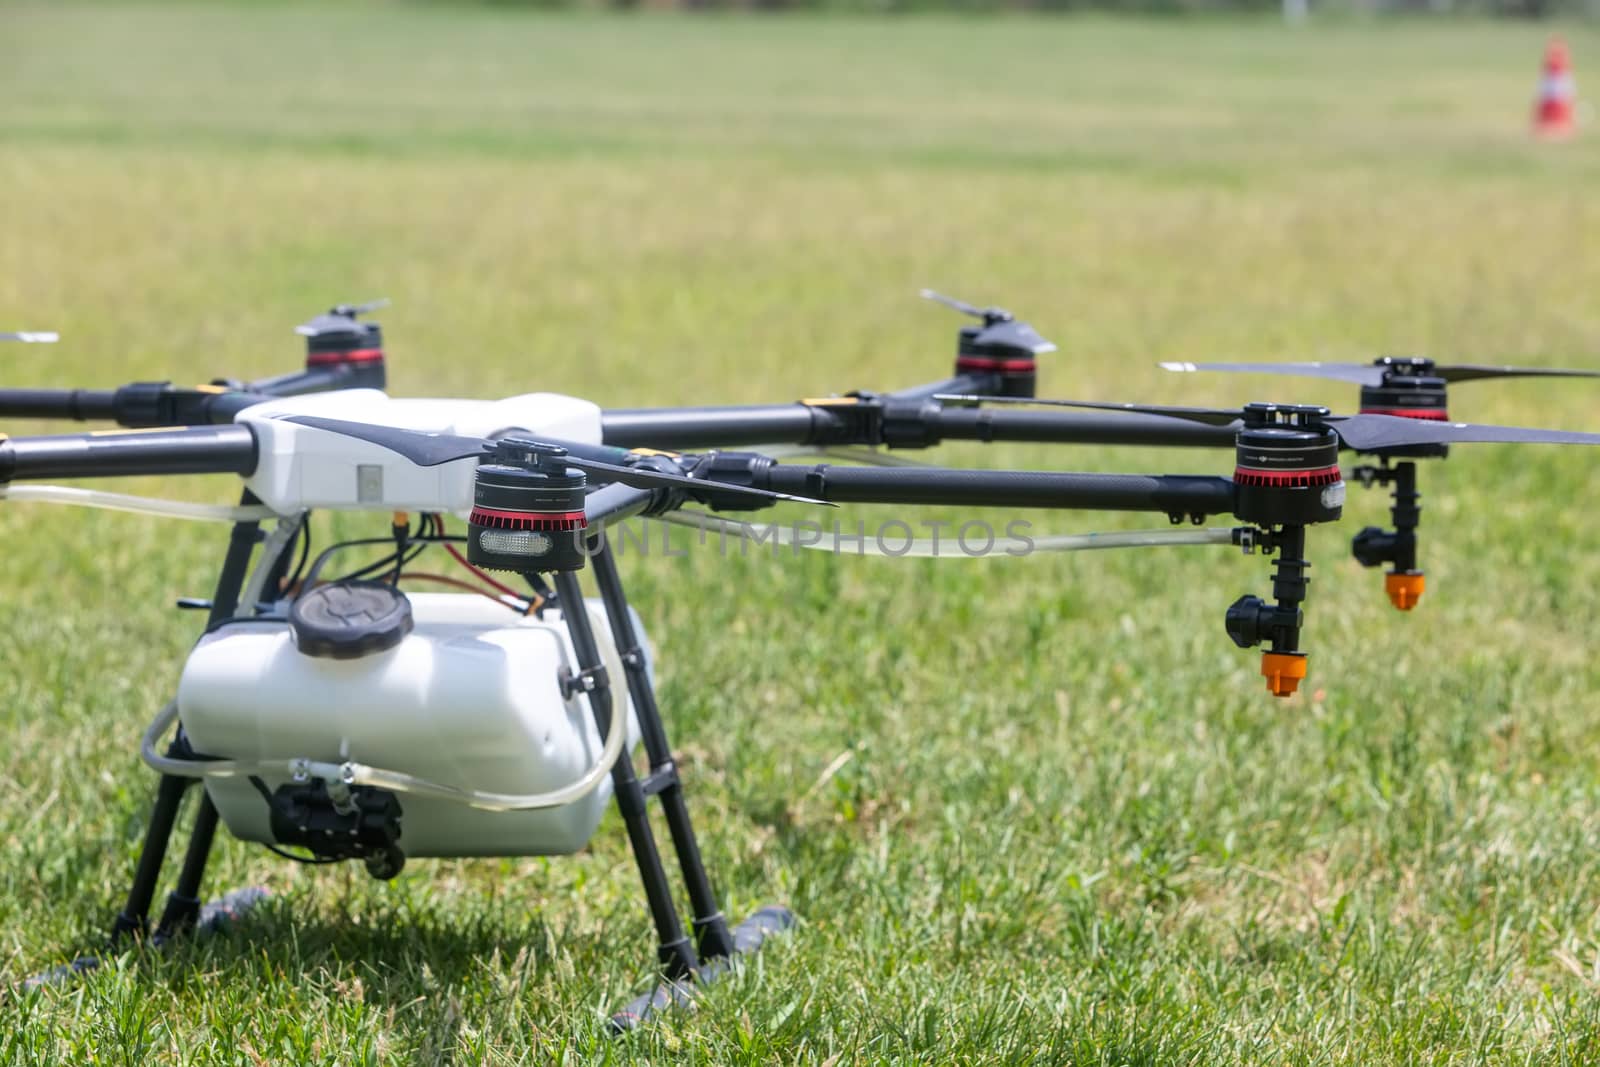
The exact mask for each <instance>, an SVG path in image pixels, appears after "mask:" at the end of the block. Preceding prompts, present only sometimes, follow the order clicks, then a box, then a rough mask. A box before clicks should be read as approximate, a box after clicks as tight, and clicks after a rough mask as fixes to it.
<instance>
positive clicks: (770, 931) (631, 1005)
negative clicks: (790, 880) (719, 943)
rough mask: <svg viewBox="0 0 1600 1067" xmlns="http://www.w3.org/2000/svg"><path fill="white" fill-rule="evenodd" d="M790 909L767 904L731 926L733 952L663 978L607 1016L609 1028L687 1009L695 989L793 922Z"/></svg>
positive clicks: (619, 1030) (630, 1026)
mask: <svg viewBox="0 0 1600 1067" xmlns="http://www.w3.org/2000/svg"><path fill="white" fill-rule="evenodd" d="M794 921H795V920H794V912H792V911H790V910H789V909H788V908H784V907H779V906H778V905H776V904H769V905H767V906H766V907H764V908H762V909H761V910H760V911H758V912H756V913H755V914H754V915H752V916H750V917H749V918H748V919H746V920H745V921H744V922H742V923H740V924H739V925H738V926H735V927H734V928H733V954H732V955H729V956H723V957H721V958H719V959H715V960H712V961H711V962H709V963H704V964H701V966H700V969H699V970H698V971H696V972H695V973H694V975H693V977H692V979H690V980H685V981H671V980H668V981H663V982H662V983H661V984H659V985H657V986H656V987H655V988H654V989H652V990H651V991H650V992H648V993H646V994H644V995H643V996H640V997H636V998H635V999H633V1000H631V1001H629V1002H628V1005H627V1007H625V1008H623V1009H622V1010H621V1011H618V1012H616V1013H615V1014H614V1015H612V1016H611V1032H612V1033H613V1034H619V1035H620V1034H625V1033H627V1032H629V1031H630V1030H634V1029H636V1028H638V1027H640V1026H643V1025H644V1024H645V1023H647V1022H649V1021H650V1020H651V1019H653V1018H655V1017H656V1016H658V1015H660V1014H661V1013H662V1012H665V1011H670V1010H674V1009H679V1010H685V1011H687V1010H690V1009H692V1008H693V1007H694V1000H695V992H696V990H697V989H700V988H702V987H704V986H707V985H710V984H711V983H712V982H714V981H716V980H717V979H718V978H721V977H722V976H723V975H724V974H726V973H727V972H728V971H730V970H732V969H733V968H734V967H735V966H737V965H738V962H739V958H740V957H742V956H748V955H750V954H751V953H752V952H755V951H756V950H757V949H759V948H760V947H761V946H762V945H763V944H764V943H765V942H766V940H767V938H769V937H772V936H773V935H774V934H781V933H783V932H784V931H785V930H787V929H789V927H791V926H793V925H794Z"/></svg>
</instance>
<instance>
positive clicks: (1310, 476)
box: [1233, 404, 1344, 527]
mask: <svg viewBox="0 0 1600 1067" xmlns="http://www.w3.org/2000/svg"><path fill="white" fill-rule="evenodd" d="M1326 414H1327V412H1326V411H1325V410H1324V409H1322V408H1314V407H1298V406H1280V405H1273V404H1251V405H1250V406H1249V407H1247V408H1245V424H1244V428H1243V429H1241V430H1240V431H1239V437H1238V441H1237V444H1236V445H1235V446H1234V452H1235V467H1234V472H1233V482H1234V485H1235V486H1236V487H1237V494H1238V495H1237V497H1236V504H1235V511H1234V513H1235V514H1236V515H1238V517H1239V518H1241V519H1243V520H1244V521H1246V522H1252V523H1255V524H1256V525H1258V526H1263V527H1273V526H1281V525H1283V524H1285V523H1294V524H1300V525H1305V524H1309V523H1317V522H1334V521H1336V520H1337V519H1338V518H1339V516H1340V515H1341V514H1343V511H1344V476H1343V475H1342V474H1341V473H1340V472H1339V437H1338V435H1337V434H1335V433H1334V432H1333V431H1332V430H1331V429H1329V428H1328V427H1326V426H1324V425H1322V424H1321V423H1320V422H1318V421H1317V420H1318V418H1319V417H1320V416H1322V415H1326Z"/></svg>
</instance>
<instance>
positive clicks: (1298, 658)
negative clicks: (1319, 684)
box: [1261, 652, 1306, 697]
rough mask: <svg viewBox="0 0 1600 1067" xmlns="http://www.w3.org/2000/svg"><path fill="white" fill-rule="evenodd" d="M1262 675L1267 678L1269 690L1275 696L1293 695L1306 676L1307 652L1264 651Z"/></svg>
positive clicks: (1262, 655)
mask: <svg viewBox="0 0 1600 1067" xmlns="http://www.w3.org/2000/svg"><path fill="white" fill-rule="evenodd" d="M1261 676H1262V677H1263V678H1265V679H1266V680H1267V692H1269V693H1271V694H1272V695H1273V696H1275V697H1287V696H1293V695H1294V693H1295V690H1297V689H1299V688H1300V681H1301V679H1303V678H1304V677H1305V676H1306V657H1305V653H1303V652H1263V653H1262V654H1261Z"/></svg>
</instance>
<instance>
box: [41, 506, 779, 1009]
mask: <svg viewBox="0 0 1600 1067" xmlns="http://www.w3.org/2000/svg"><path fill="white" fill-rule="evenodd" d="M244 502H245V503H246V504H253V503H255V502H256V501H255V498H254V497H253V496H251V495H250V494H249V493H246V494H245V500H244ZM260 540H261V537H260V531H259V529H258V527H257V524H256V523H253V522H241V523H239V524H237V525H236V526H235V527H234V531H233V537H232V540H231V542H230V544H229V547H228V555H227V558H226V560H225V561H224V563H223V569H222V574H221V577H220V579H219V581H218V585H217V591H216V595H215V596H214V597H213V599H212V605H213V607H212V611H211V615H212V621H213V622H217V621H221V620H222V619H226V618H228V617H230V616H231V615H232V614H233V612H234V607H235V605H236V604H237V603H238V598H239V594H240V590H241V588H242V587H243V583H244V578H245V574H246V571H247V570H248V566H249V561H250V556H251V554H252V552H253V550H254V548H255V545H256V544H257V543H258V542H259V541H260ZM589 550H590V551H589V562H590V563H591V564H592V566H593V568H594V573H595V581H596V584H597V586H598V588H599V591H600V596H601V599H602V601H603V602H604V604H605V608H606V615H607V617H608V619H609V622H610V626H611V634H612V638H613V639H614V641H615V644H616V647H617V652H618V654H619V656H620V658H621V662H622V665H623V673H624V675H625V676H626V677H625V678H624V679H622V680H620V681H619V680H615V679H611V678H608V677H607V674H606V668H605V664H604V660H603V658H602V657H601V655H600V650H599V646H598V645H597V643H596V641H595V636H594V631H593V630H592V629H591V627H590V622H589V614H588V612H587V611H585V610H584V608H583V603H584V598H583V589H582V587H581V586H580V585H579V583H578V577H577V575H576V573H574V572H571V571H564V572H558V573H556V574H555V575H554V576H553V577H554V580H555V586H556V591H557V594H558V596H559V597H560V602H561V604H562V605H563V606H564V607H566V608H567V610H565V611H564V612H563V613H562V614H563V617H564V619H565V620H566V623H567V628H568V630H569V632H570V633H571V636H572V646H573V649H574V651H575V652H576V654H577V656H576V658H577V667H578V668H579V673H578V674H577V675H576V676H575V677H577V678H581V679H582V680H583V681H582V684H581V686H580V689H581V691H582V692H583V693H584V694H585V695H586V696H587V697H588V699H589V706H590V711H591V713H592V714H593V715H594V719H595V724H596V726H597V727H598V729H599V732H600V734H601V735H602V736H607V735H608V734H609V731H610V730H613V729H616V730H623V729H627V724H626V723H612V722H611V706H612V698H611V687H612V686H613V685H615V684H625V685H626V686H627V687H628V695H629V697H630V698H631V699H632V703H633V709H634V713H635V715H636V716H637V718H638V722H639V732H640V735H641V738H642V740H643V742H644V749H645V753H646V755H647V757H648V760H649V770H648V771H647V773H646V774H645V775H644V777H643V778H641V777H640V776H639V775H638V773H637V772H636V771H635V770H634V766H633V761H632V760H631V759H630V758H629V757H627V756H626V755H624V756H623V758H621V759H619V760H618V761H617V762H616V764H615V765H614V766H613V768H612V770H611V782H612V787H613V791H614V792H615V794H616V799H617V807H618V809H619V810H620V811H621V813H622V819H623V822H624V824H625V825H626V827H627V831H628V841H629V843H630V845H631V846H632V848H633V856H634V861H635V863H636V864H637V865H638V868H639V878H640V881H641V882H642V883H643V885H644V893H645V899H646V902H647V903H648V906H649V909H650V917H651V919H652V921H653V922H654V924H655V928H656V939H657V946H658V947H657V957H658V959H659V960H660V964H661V978H662V982H661V984H660V985H659V986H658V987H657V988H656V989H655V990H653V991H652V992H650V993H648V994H646V995H645V996H643V997H640V998H639V999H638V1000H635V1001H634V1002H633V1003H631V1004H629V1005H628V1007H627V1008H626V1009H624V1010H623V1011H621V1012H619V1013H618V1014H617V1015H616V1016H614V1017H613V1019H612V1027H613V1029H614V1030H616V1031H617V1032H622V1031H625V1030H629V1029H632V1028H633V1027H635V1026H637V1025H639V1024H640V1023H642V1022H643V1021H645V1020H646V1019H648V1018H650V1017H651V1016H652V1015H653V1014H656V1013H658V1012H659V1011H660V1010H662V1009H663V1008H666V1007H668V1006H672V1005H684V1004H687V1003H688V1002H689V1001H690V1000H692V998H693V993H692V987H693V986H695V985H704V984H706V983H708V982H710V981H712V980H714V979H715V978H717V977H718V976H720V975H721V974H723V973H724V972H726V971H727V970H728V969H729V968H730V966H731V965H732V964H731V961H732V960H733V959H734V957H737V956H739V955H743V954H747V953H750V952H754V951H755V950H756V949H758V948H759V947H760V946H761V944H762V943H763V942H764V941H765V940H766V939H767V938H768V937H770V936H771V935H773V934H775V933H778V932H780V931H782V930H785V929H787V928H788V927H790V926H791V925H793V923H794V916H793V915H792V914H791V913H790V912H789V911H788V910H787V909H786V908H781V907H776V906H770V907H766V908H762V909H761V910H759V911H757V912H756V913H755V914H754V915H752V916H750V917H749V918H748V919H746V920H745V921H744V922H742V923H740V924H739V926H738V927H737V928H734V929H729V926H728V922H727V920H726V919H725V918H724V917H723V915H722V911H721V909H720V908H719V907H718V904H717V898H716V894H715V892H714V891H713V889H712V888H711V880H710V878H709V877H708V876H707V875H706V870H705V865H704V863H703V861H702V860H701V857H700V846H699V844H698V842H697V841H696V839H695V834H694V829H693V827H692V826H691V824H690V821H689V809H688V805H687V803H686V802H685V800H684V795H683V785H682V782H681V781H680V779H679V776H678V769H677V765H676V764H675V763H674V762H673V759H672V750H671V748H670V747H669V745H668V743H667V734H666V728H665V727H664V726H663V725H662V722H661V712H660V709H659V707H658V706H657V704H656V696H655V690H654V687H653V686H652V685H651V683H650V677H649V672H648V670H647V665H646V661H645V654H644V649H643V647H642V645H641V642H640V639H639V635H638V632H637V630H636V629H635V627H634V625H633V617H632V614H631V612H630V611H629V609H628V601H627V598H626V596H625V595H624V593H623V590H622V580H621V578H620V576H619V575H618V573H617V566H616V561H615V560H614V559H613V558H612V556H611V552H610V549H609V548H607V547H606V546H605V545H604V544H603V543H602V542H601V541H600V540H599V539H598V538H597V539H595V540H593V541H591V542H590V545H589ZM281 563H282V561H281V560H280V561H277V562H275V563H274V564H272V565H273V566H274V567H275V568H276V567H281ZM275 577H276V576H275V575H269V578H268V581H269V583H271V582H272V581H273V580H274V578H275ZM168 754H169V755H171V756H175V757H178V758H191V759H192V758H198V757H196V754H195V753H194V752H193V751H192V750H191V749H190V747H189V743H188V741H187V739H186V738H185V737H184V735H183V729H182V727H181V726H180V727H179V729H178V733H177V736H176V737H175V738H174V740H173V742H172V744H171V746H170V747H169V749H168ZM194 782H195V779H192V778H187V777H181V776H175V775H164V776H163V777H162V778H161V782H160V785H159V786H158V788H157V792H156V802H155V806H154V808H153V810H152V811H151V815H150V822H149V824H148V826H147V827H146V831H145V839H144V848H143V850H142V851H141V853H140V856H139V862H138V866H137V869H136V870H135V872H134V879H133V885H132V886H131V887H130V889H129V892H128V897H127V903H126V905H125V906H124V908H123V910H122V912H121V913H120V914H119V915H118V916H117V920H116V923H115V925H114V926H113V930H112V943H113V945H115V944H118V943H119V942H121V941H122V940H124V939H126V938H129V937H133V938H140V939H142V938H144V937H145V936H146V935H147V934H148V935H150V940H151V941H152V943H155V944H163V943H166V942H168V941H170V940H172V939H174V938H177V937H181V936H183V935H185V934H187V933H189V932H191V931H195V930H204V929H206V928H207V926H208V924H209V925H211V926H214V925H216V923H217V921H218V920H219V919H221V918H224V917H227V916H230V915H232V914H236V913H237V912H238V911H241V910H243V909H244V908H247V907H249V906H251V905H253V904H254V903H255V902H257V901H258V900H260V899H261V897H262V896H264V895H265V891H263V890H245V891H243V892H244V894H246V895H240V894H237V893H236V894H230V895H229V896H228V897H224V898H223V899H222V901H219V902H217V903H215V904H213V905H208V906H206V907H202V906H201V904H200V896H199V893H200V884H201V879H202V877H203V876H204V874H205V868H206V862H207V860H208V858H209V857H210V854H211V846H212V842H213V840H214V838H215V836H216V830H217V823H218V815H217V809H216V806H215V805H214V804H212V802H211V798H210V796H209V795H207V794H205V792H204V791H203V790H202V792H201V797H200V807H199V810H198V812H197V813H196V815H195V820H194V827H193V829H192V831H191V833H190V837H189V842H188V847H187V848H186V850H185V853H184V858H183V867H182V870H181V872H180V873H179V876H178V882H177V885H176V886H175V888H174V890H173V892H172V893H171V894H170V895H169V896H168V898H167V903H166V907H165V909H164V910H163V912H162V915H161V919H160V921H159V922H158V923H157V924H156V929H155V931H154V933H153V934H150V930H149V915H150V907H151V904H152V902H153V901H154V899H155V893H156V886H157V883H158V881H159V880H160V876H161V867H162V864H163V862H164V861H165V859H166V854H167V846H168V844H169V842H170V840H171V837H172V831H173V829H174V826H175V824H176V822H177V816H178V808H179V805H180V804H181V802H182V800H183V795H184V793H185V792H186V791H187V789H188V787H189V786H191V785H193V784H194ZM650 797H656V798H657V799H658V800H659V802H660V805H661V808H662V813H663V815H664V816H665V819H666V824H667V831H668V835H669V836H670V837H671V839H672V846H673V851H674V852H675V853H676V855H677V860H678V868H679V870H680V871H681V873H682V876H683V882H684V887H685V888H686V890H687V891H688V896H689V902H690V907H691V909H692V911H691V914H692V916H693V919H692V922H691V924H690V925H691V929H692V931H693V939H692V940H691V937H690V935H689V932H687V931H685V929H684V926H683V922H682V920H681V919H680V918H679V915H678V910H677V907H676V905H675V904H674V902H673V894H672V888H671V885H670V884H669V882H668V880H667V873H666V869H665V866H664V864H663V863H662V859H661V853H660V851H659V850H658V848H657V846H656V838H655V832H654V830H653V829H652V826H651V822H650V809H649V798H650ZM97 963H98V960H96V959H95V958H93V957H85V958H83V959H80V960H76V961H74V962H73V963H70V964H66V965H64V966H62V967H58V968H56V969H55V970H53V971H50V972H47V973H46V974H44V975H40V976H38V977H37V978H34V979H30V980H29V984H30V985H32V984H45V983H47V982H54V981H61V980H64V979H67V978H71V977H73V976H75V975H79V974H83V973H85V972H87V971H90V970H93V969H94V967H95V966H96V965H97Z"/></svg>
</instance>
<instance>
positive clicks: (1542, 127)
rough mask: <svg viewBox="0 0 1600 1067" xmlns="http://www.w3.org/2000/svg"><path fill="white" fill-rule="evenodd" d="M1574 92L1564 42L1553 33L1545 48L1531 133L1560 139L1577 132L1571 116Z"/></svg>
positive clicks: (1575, 91) (1547, 138)
mask: <svg viewBox="0 0 1600 1067" xmlns="http://www.w3.org/2000/svg"><path fill="white" fill-rule="evenodd" d="M1577 95H1578V92H1577V85H1576V84H1575V83H1574V82H1573V80H1572V57H1571V56H1569V55H1568V54H1567V45H1566V42H1565V41H1563V40H1561V38H1559V37H1553V38H1551V40H1550V45H1549V47H1547V48H1546V49H1545V51H1544V77H1542V78H1540V79H1539V103H1538V105H1537V106H1536V107H1535V108H1534V109H1533V132H1534V135H1535V136H1538V137H1542V138H1544V139H1545V140H1547V141H1563V140H1566V139H1567V138H1568V137H1571V136H1572V135H1573V134H1574V133H1575V132H1577V122H1576V121H1575V119H1574V118H1573V104H1574V100H1575V98H1576V97H1577Z"/></svg>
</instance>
